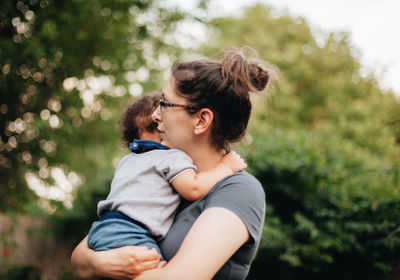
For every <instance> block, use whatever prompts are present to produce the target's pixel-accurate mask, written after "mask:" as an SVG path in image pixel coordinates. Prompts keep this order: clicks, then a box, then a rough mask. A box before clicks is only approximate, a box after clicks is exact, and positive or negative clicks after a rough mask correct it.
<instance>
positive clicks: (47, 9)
mask: <svg viewBox="0 0 400 280" xmlns="http://www.w3.org/2000/svg"><path fill="white" fill-rule="evenodd" d="M182 18H183V15H182V14H181V13H178V12H177V11H174V10H166V9H164V8H162V7H161V6H160V5H158V3H157V2H156V1H152V0H148V1H139V0H121V1H105V0H90V1H78V0H77V1H65V0H57V1H55V0H41V1H37V0H30V1H12V0H5V1H1V3H0V69H1V72H2V73H1V75H0V91H1V92H2V94H1V95H0V152H1V154H0V178H1V180H0V211H2V212H4V211H11V210H18V211H26V210H28V211H30V209H26V208H27V207H24V205H26V203H27V202H29V201H32V199H35V197H36V196H35V195H34V194H33V193H32V192H31V191H30V189H29V188H27V182H26V181H27V180H29V179H30V180H31V181H32V180H33V179H36V181H38V180H40V182H41V185H42V186H43V185H44V186H46V188H45V191H42V195H43V192H45V193H48V192H51V191H49V189H50V188H49V187H50V186H51V185H54V184H55V183H57V176H54V174H53V173H54V172H55V170H56V171H57V169H55V168H59V169H61V170H62V173H64V176H65V177H66V178H68V180H69V181H70V185H72V187H75V186H77V185H82V186H85V187H86V182H90V183H89V185H90V186H92V187H93V188H97V186H98V185H101V184H103V183H104V179H105V175H107V176H110V174H111V170H112V169H113V168H114V167H113V165H112V163H113V160H116V159H118V158H119V157H121V154H122V150H121V149H118V138H119V132H118V125H117V123H118V119H119V116H120V113H121V111H122V109H123V108H124V107H125V106H126V104H127V103H128V102H129V100H130V98H129V94H128V93H127V92H128V91H129V90H128V89H130V91H131V92H132V93H133V94H140V93H142V92H147V91H149V90H154V89H157V88H160V86H161V84H162V80H163V79H162V72H163V71H164V70H165V68H166V67H167V66H168V61H169V60H175V58H176V57H177V56H178V55H179V52H180V49H179V48H178V47H176V46H175V41H174V39H173V37H172V36H171V34H172V33H173V32H174V30H175V26H176V23H177V22H179V21H180V20H181V19H182ZM166 62H167V63H166ZM149 77H151V79H150V78H149ZM27 176H29V178H28V177H27ZM58 177H59V176H58ZM109 178H110V177H107V179H109ZM36 192H37V191H36ZM66 195H67V196H69V197H71V195H73V193H71V191H69V193H68V192H67V194H66ZM47 197H49V198H52V199H56V200H62V199H63V197H62V195H61V196H60V195H58V196H57V195H53V197H52V196H51V195H47ZM67 201H68V199H67ZM69 201H71V199H69ZM45 203H47V202H43V200H41V204H42V205H44V204H45ZM53 206H54V205H53ZM47 208H48V207H47ZM51 208H52V209H53V210H52V211H54V207H51Z"/></svg>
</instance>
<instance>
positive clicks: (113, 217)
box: [88, 211, 162, 256]
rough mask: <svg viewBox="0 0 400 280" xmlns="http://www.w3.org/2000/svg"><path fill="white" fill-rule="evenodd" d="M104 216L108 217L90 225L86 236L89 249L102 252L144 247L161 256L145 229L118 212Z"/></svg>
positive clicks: (155, 243)
mask: <svg viewBox="0 0 400 280" xmlns="http://www.w3.org/2000/svg"><path fill="white" fill-rule="evenodd" d="M109 213H110V214H109ZM106 214H109V215H104V216H102V218H101V219H100V220H99V221H97V222H94V223H93V224H92V227H91V228H90V231H89V236H88V246H89V248H91V249H93V250H96V251H102V250H110V249H114V248H119V247H123V246H128V245H134V246H146V247H147V248H149V249H152V248H155V249H156V250H157V252H158V253H159V254H160V255H161V256H162V254H161V250H160V247H158V245H157V242H156V241H155V240H154V238H153V237H152V235H151V234H150V232H149V231H148V230H147V229H145V228H144V227H143V226H141V225H138V224H137V223H135V222H134V221H132V220H129V218H126V216H125V215H123V214H122V213H120V212H116V211H112V212H108V213H106Z"/></svg>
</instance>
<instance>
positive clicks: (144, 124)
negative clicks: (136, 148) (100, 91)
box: [120, 92, 161, 147]
mask: <svg viewBox="0 0 400 280" xmlns="http://www.w3.org/2000/svg"><path fill="white" fill-rule="evenodd" d="M160 99H161V93H158V92H157V93H152V94H148V95H145V96H143V97H141V98H139V99H136V100H135V101H134V102H133V103H132V104H131V105H129V106H128V108H126V109H125V112H124V113H123V114H122V117H121V120H120V126H121V144H122V145H123V146H124V147H129V143H131V142H133V140H134V139H139V136H140V134H141V133H142V132H143V131H147V132H154V131H155V130H156V128H157V123H156V122H154V121H153V119H152V117H151V115H152V113H153V112H154V110H155V109H156V108H157V104H158V101H159V100H160Z"/></svg>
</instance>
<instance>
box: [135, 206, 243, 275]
mask: <svg viewBox="0 0 400 280" xmlns="http://www.w3.org/2000/svg"><path fill="white" fill-rule="evenodd" d="M249 238H250V235H249V232H248V230H247V227H246V225H245V224H244V223H243V221H242V219H241V218H239V216H237V215H236V214H235V213H234V212H232V211H231V210H228V209H226V208H220V207H213V208H209V209H207V210H205V211H204V212H203V213H202V214H201V215H200V216H199V218H198V219H197V220H196V222H195V223H194V224H193V226H192V228H191V229H190V231H189V233H188V235H187V236H186V237H185V239H184V241H183V243H182V245H181V247H180V248H179V250H178V252H177V253H176V255H175V256H174V257H173V258H172V260H171V261H170V262H169V263H168V264H167V265H166V266H165V267H164V268H157V269H153V270H147V271H144V272H143V273H142V274H140V275H139V276H138V277H136V278H135V280H151V279H164V280H168V279H171V280H172V279H174V280H175V279H181V280H184V279H191V280H209V279H211V278H212V277H213V276H214V275H215V274H216V273H217V272H218V270H219V269H220V268H221V267H222V266H223V265H224V264H225V262H226V261H227V260H228V259H229V258H230V257H231V256H232V255H233V254H234V253H235V252H236V251H237V250H238V249H239V248H240V246H242V245H243V244H244V243H245V242H246V241H247V240H248V239H249Z"/></svg>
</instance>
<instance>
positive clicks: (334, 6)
mask: <svg viewBox="0 0 400 280" xmlns="http://www.w3.org/2000/svg"><path fill="white" fill-rule="evenodd" d="M169 2H170V3H171V2H175V5H176V6H178V7H179V8H181V9H190V10H191V11H193V7H194V6H195V4H196V3H197V1H196V0H185V1H182V0H181V1H179V0H169ZM256 3H264V4H267V5H269V6H271V7H273V8H274V9H275V10H276V11H277V12H278V13H283V14H284V13H288V14H289V15H292V16H295V17H298V16H301V17H304V18H305V19H306V20H307V21H308V23H309V24H310V26H311V27H312V29H315V30H319V31H322V32H327V33H328V32H342V31H346V32H348V33H349V34H350V42H351V44H352V45H353V46H354V47H355V49H356V50H358V51H359V54H360V59H361V63H362V65H363V70H366V71H367V72H369V71H371V70H372V71H374V72H375V75H376V77H377V79H378V81H379V84H380V86H381V87H382V88H384V89H393V90H394V92H395V93H396V94H397V95H400V1H399V0H380V1H376V0H258V1H257V0H210V2H209V4H210V9H209V16H223V15H240V13H241V12H242V11H243V9H244V7H246V6H251V5H254V4H256ZM193 30H199V29H196V28H193V29H192V32H193ZM199 32H200V30H199Z"/></svg>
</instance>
